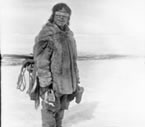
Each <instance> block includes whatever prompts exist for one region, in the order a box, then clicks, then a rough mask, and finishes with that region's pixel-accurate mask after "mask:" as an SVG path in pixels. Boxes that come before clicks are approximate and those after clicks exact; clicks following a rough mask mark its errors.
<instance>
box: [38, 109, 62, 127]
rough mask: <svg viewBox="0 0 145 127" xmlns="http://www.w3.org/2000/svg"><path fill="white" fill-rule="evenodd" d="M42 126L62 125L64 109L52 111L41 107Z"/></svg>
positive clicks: (54, 126) (56, 126)
mask: <svg viewBox="0 0 145 127" xmlns="http://www.w3.org/2000/svg"><path fill="white" fill-rule="evenodd" d="M41 114H42V127H62V126H61V125H62V119H63V116H64V110H59V111H57V112H52V111H50V110H48V109H45V108H42V110H41Z"/></svg>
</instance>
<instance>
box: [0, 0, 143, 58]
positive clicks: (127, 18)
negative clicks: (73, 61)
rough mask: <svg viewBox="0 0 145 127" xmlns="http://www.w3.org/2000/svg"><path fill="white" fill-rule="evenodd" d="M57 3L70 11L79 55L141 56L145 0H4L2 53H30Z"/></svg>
mask: <svg viewBox="0 0 145 127" xmlns="http://www.w3.org/2000/svg"><path fill="white" fill-rule="evenodd" d="M58 2H65V3H67V4H68V5H69V6H70V8H71V9H72V16H71V21H70V28H71V29H72V31H73V32H74V36H75V39H76V42H77V49H78V53H80V54H81V53H85V54H139V55H143V54H144V52H145V36H144V35H145V1H144V0H85V1H84V0H3V1H2V4H1V12H2V13H1V21H2V23H1V24H2V26H1V28H2V30H1V52H2V53H3V54H4V53H21V54H25V53H27V54H29V53H31V52H32V48H33V45H34V39H35V36H36V35H37V34H38V32H39V31H40V30H41V28H42V26H43V25H44V24H45V23H46V22H47V20H48V19H49V17H50V15H51V9H52V7H53V6H54V5H55V4H56V3H58Z"/></svg>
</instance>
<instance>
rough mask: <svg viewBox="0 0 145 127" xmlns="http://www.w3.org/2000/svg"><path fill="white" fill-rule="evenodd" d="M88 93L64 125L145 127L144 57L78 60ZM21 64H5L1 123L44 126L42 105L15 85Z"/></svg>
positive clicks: (11, 126) (73, 107) (73, 106)
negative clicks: (36, 108) (35, 104)
mask: <svg viewBox="0 0 145 127" xmlns="http://www.w3.org/2000/svg"><path fill="white" fill-rule="evenodd" d="M78 64H79V70H80V77H81V84H80V85H82V86H84V87H85V93H84V96H83V100H82V102H81V104H79V105H77V104H75V103H74V102H72V103H71V105H70V108H69V110H68V111H66V112H65V117H64V121H63V125H64V126H63V127H145V59H144V58H143V57H142V58H124V59H123V58H121V59H112V60H86V61H79V62H78ZM19 71H20V66H3V67H2V127H41V113H40V109H41V107H40V108H39V109H38V110H35V109H34V103H33V102H32V101H30V99H29V97H28V95H27V94H26V91H25V92H20V91H19V90H17V89H16V83H17V77H18V74H19Z"/></svg>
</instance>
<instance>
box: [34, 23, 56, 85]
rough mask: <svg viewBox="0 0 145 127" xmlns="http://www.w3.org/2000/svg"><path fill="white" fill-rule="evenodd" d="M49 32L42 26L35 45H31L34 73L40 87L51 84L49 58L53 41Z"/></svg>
mask: <svg viewBox="0 0 145 127" xmlns="http://www.w3.org/2000/svg"><path fill="white" fill-rule="evenodd" d="M51 33H52V31H51V30H50V29H49V28H47V27H46V26H44V27H43V29H42V30H41V31H40V33H39V34H38V36H37V37H36V39H35V45H34V47H33V55H34V61H35V65H36V74H37V77H38V79H39V82H40V86H41V87H47V86H49V85H50V84H52V75H51V69H50V64H51V60H50V59H51V55H52V52H53V42H52V39H51Z"/></svg>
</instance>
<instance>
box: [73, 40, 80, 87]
mask: <svg viewBox="0 0 145 127" xmlns="http://www.w3.org/2000/svg"><path fill="white" fill-rule="evenodd" d="M73 47H74V54H75V55H74V59H75V60H74V67H75V72H76V78H77V84H79V83H80V76H79V69H78V65H77V58H78V54H77V45H76V41H75V40H74V46H73Z"/></svg>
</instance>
